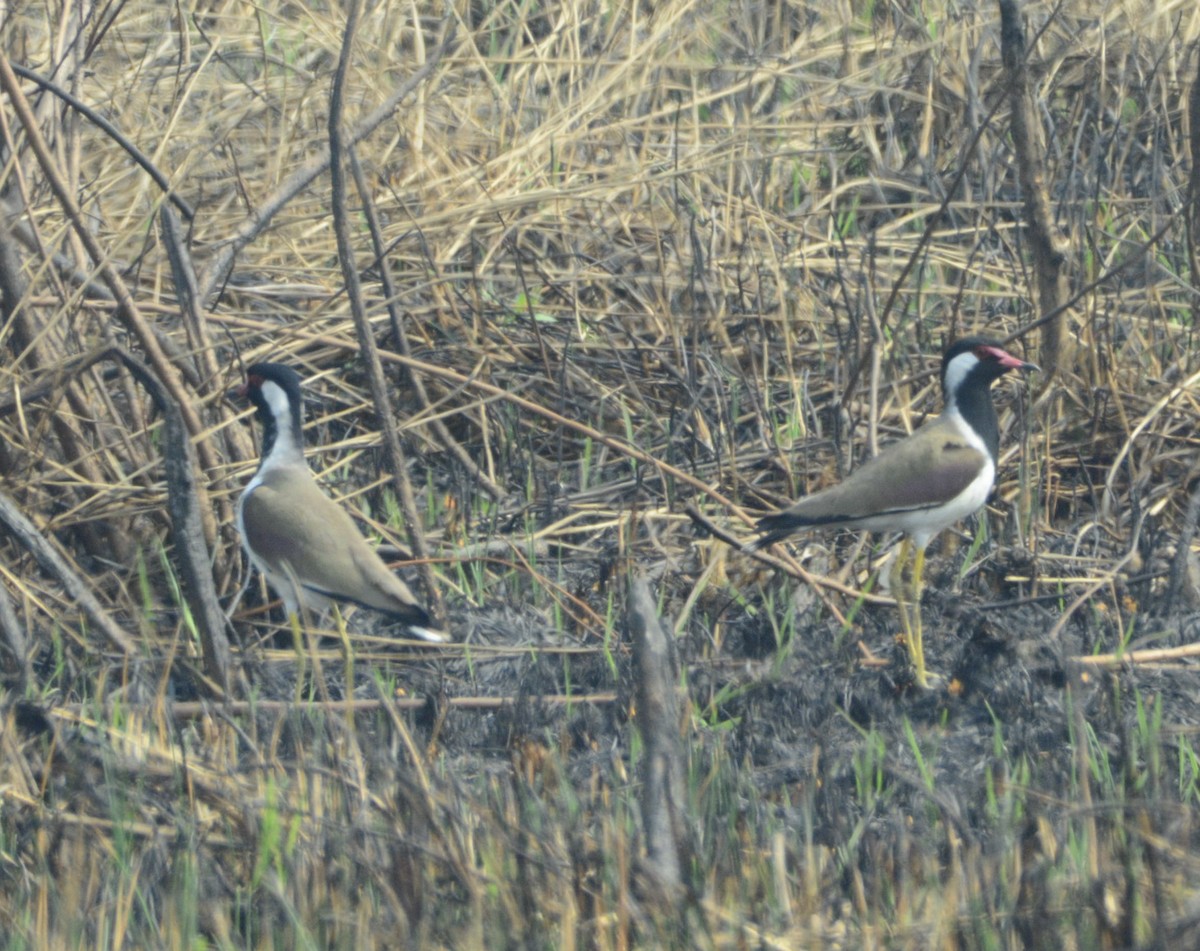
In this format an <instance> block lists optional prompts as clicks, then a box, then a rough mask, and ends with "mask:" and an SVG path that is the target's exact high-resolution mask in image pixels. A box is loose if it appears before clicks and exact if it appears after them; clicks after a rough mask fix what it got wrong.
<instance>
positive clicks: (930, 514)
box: [755, 337, 1037, 687]
mask: <svg viewBox="0 0 1200 951" xmlns="http://www.w3.org/2000/svg"><path fill="white" fill-rule="evenodd" d="M1036 369H1037V367H1036V366H1034V365H1033V364H1032V363H1026V362H1025V361H1024V360H1019V359H1017V358H1016V357H1014V356H1013V355H1012V354H1010V353H1008V352H1006V351H1005V350H1004V349H1003V348H1002V347H1001V346H1000V344H999V342H998V341H995V340H989V339H987V338H984V337H965V338H963V339H962V340H959V341H957V342H955V343H954V344H952V345H951V346H950V348H949V349H948V350H946V352H945V354H943V356H942V399H943V401H944V407H943V409H942V412H941V415H939V416H938V417H937V418H936V419H934V420H933V421H932V422H929V423H927V424H926V425H924V426H922V427H921V428H920V429H918V430H917V431H916V432H915V433H913V434H912V435H911V436H909V437H907V438H906V439H902V440H900V441H899V442H897V443H893V444H892V445H890V446H887V447H886V448H884V450H883V451H882V452H880V453H879V455H878V456H876V457H875V458H874V459H871V460H870V461H868V462H866V463H864V464H863V465H862V466H860V467H859V468H858V469H856V470H855V471H854V472H853V473H851V474H850V476H849V477H848V478H847V479H846V480H845V481H843V482H840V483H838V484H837V485H835V486H831V487H830V488H828V489H824V490H822V491H820V492H817V493H815V494H813V495H809V496H806V497H805V498H803V499H801V500H800V501H799V502H797V503H796V504H795V505H793V506H791V507H790V508H788V509H784V510H783V511H782V512H778V513H776V514H774V515H767V516H765V517H764V518H762V519H760V520H759V522H758V526H757V527H758V529H759V530H760V531H762V532H763V533H764V535H763V537H762V538H760V539H759V540H758V541H757V542H756V543H755V547H762V546H764V545H769V544H771V543H773V542H777V541H779V540H780V539H782V538H785V537H787V536H788V535H791V534H792V533H793V532H796V531H799V530H801V529H804V528H814V527H829V528H855V529H865V530H867V531H873V532H904V533H906V537H905V539H904V542H903V544H902V545H901V547H900V553H899V558H898V561H897V564H896V565H895V567H894V568H893V572H894V573H893V577H894V578H897V579H900V583H899V584H898V585H897V586H896V587H897V593H896V600H897V602H898V603H899V605H900V623H901V626H902V628H903V630H904V636H905V638H906V639H907V641H908V646H909V652H910V654H911V656H912V662H913V667H914V669H915V671H916V682H917V684H918V685H919V686H921V687H925V686H927V685H928V678H927V675H926V672H925V652H924V647H923V646H922V643H921V575H922V573H923V572H924V569H925V546H926V545H928V544H929V540H930V539H931V538H933V536H934V535H936V534H937V533H938V532H940V531H941V530H942V529H944V528H946V527H948V526H950V525H952V524H954V523H955V522H957V521H959V519H962V518H965V517H966V516H968V515H970V514H971V513H972V512H974V511H975V510H976V509H978V508H979V507H980V506H982V505H983V503H984V502H985V501H987V497H988V495H989V494H990V493H991V491H992V486H993V485H994V484H995V481H996V460H997V458H998V456H999V451H1000V427H999V423H998V422H997V420H996V408H995V407H994V406H993V405H992V393H991V387H992V383H993V382H995V381H996V380H998V379H999V378H1000V377H1001V376H1003V375H1004V374H1005V373H1007V372H1008V371H1009V370H1036ZM914 547H915V549H916V555H915V557H914V558H913V563H912V585H911V588H910V589H908V590H905V587H906V586H905V584H904V581H903V574H904V568H905V567H906V565H907V563H908V561H909V558H910V554H911V551H912V549H913V548H914ZM906 602H907V603H906ZM910 611H911V615H910Z"/></svg>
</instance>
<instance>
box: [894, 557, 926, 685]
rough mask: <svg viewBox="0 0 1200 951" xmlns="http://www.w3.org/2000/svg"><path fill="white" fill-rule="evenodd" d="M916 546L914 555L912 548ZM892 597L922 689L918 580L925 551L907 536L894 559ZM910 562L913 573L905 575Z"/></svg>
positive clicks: (922, 667)
mask: <svg viewBox="0 0 1200 951" xmlns="http://www.w3.org/2000/svg"><path fill="white" fill-rule="evenodd" d="M914 547H916V552H915V553H914V552H913V548H914ZM897 557H898V560H897V562H896V567H895V568H894V569H893V570H894V571H895V572H896V582H895V594H896V605H897V606H898V607H899V608H900V630H901V633H902V636H903V637H904V642H905V644H907V645H908V656H909V657H910V658H911V659H912V664H913V669H914V671H915V673H916V680H917V686H918V687H920V688H921V689H922V690H924V689H926V688H927V687H928V686H929V675H928V674H927V673H926V671H925V645H924V643H923V633H924V632H923V631H922V627H921V578H922V575H924V573H925V549H924V548H923V547H921V546H914V545H913V543H912V540H911V539H910V538H909V537H908V536H907V535H906V536H905V537H904V540H903V541H902V542H901V543H900V554H899V555H898V556H897ZM910 559H911V561H912V574H911V575H908V574H906V572H907V569H908V567H909V561H910Z"/></svg>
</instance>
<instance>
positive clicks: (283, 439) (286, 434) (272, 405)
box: [260, 380, 304, 472]
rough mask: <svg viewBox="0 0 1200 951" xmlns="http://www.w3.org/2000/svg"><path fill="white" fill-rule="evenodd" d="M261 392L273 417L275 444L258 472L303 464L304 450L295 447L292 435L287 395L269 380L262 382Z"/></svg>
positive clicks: (289, 402) (290, 409) (290, 407)
mask: <svg viewBox="0 0 1200 951" xmlns="http://www.w3.org/2000/svg"><path fill="white" fill-rule="evenodd" d="M261 390H262V395H263V399H264V400H266V402H267V407H268V408H269V409H270V410H271V415H272V416H274V417H275V443H274V445H272V446H271V454H270V455H269V456H268V457H267V458H266V459H263V461H262V465H261V467H260V472H261V470H262V469H268V468H271V467H272V466H276V465H281V464H295V462H296V460H300V461H301V462H303V459H304V450H303V448H302V447H301V446H298V445H296V440H295V439H294V438H293V434H292V404H291V401H290V400H289V399H288V395H287V393H286V392H284V389H283V387H282V386H280V385H279V384H278V383H275V382H273V381H271V380H264V381H263V383H262V387H261Z"/></svg>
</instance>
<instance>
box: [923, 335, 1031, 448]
mask: <svg viewBox="0 0 1200 951" xmlns="http://www.w3.org/2000/svg"><path fill="white" fill-rule="evenodd" d="M1036 369H1037V367H1036V366H1034V365H1033V364H1032V363H1026V362H1025V361H1024V360H1021V359H1018V358H1017V357H1014V356H1013V355H1012V354H1011V353H1009V352H1008V351H1007V350H1005V349H1004V348H1003V347H1002V346H1001V345H1000V341H998V340H992V339H989V338H988V337H963V338H962V339H961V340H956V341H955V342H954V343H952V344H951V345H950V346H949V347H948V348H947V349H946V352H945V353H944V354H943V355H942V397H943V399H944V400H945V411H946V412H950V413H958V414H959V415H960V416H961V417H962V418H963V419H964V420H966V422H967V424H968V425H969V426H971V428H972V429H974V430H975V432H976V433H978V435H979V438H980V439H982V440H983V442H984V444H985V445H986V446H987V447H988V452H990V453H991V455H992V459H993V460H994V459H996V458H997V456H998V454H999V452H1000V425H999V423H998V422H997V420H996V410H995V407H993V406H992V392H991V389H992V383H994V382H995V381H996V380H998V379H999V378H1000V377H1002V376H1004V374H1005V373H1007V372H1008V371H1009V370H1036Z"/></svg>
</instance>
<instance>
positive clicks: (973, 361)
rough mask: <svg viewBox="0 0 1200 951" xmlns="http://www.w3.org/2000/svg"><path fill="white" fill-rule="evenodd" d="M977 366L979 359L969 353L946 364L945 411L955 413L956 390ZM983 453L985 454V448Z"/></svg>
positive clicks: (944, 383)
mask: <svg viewBox="0 0 1200 951" xmlns="http://www.w3.org/2000/svg"><path fill="white" fill-rule="evenodd" d="M977 366H979V357H977V356H975V354H973V353H970V352H967V353H960V354H959V355H958V356H957V357H955V358H954V359H953V360H951V361H950V362H949V363H948V364H946V378H945V380H944V381H943V384H942V386H943V389H944V390H945V400H946V403H945V410H946V411H949V412H957V410H958V389H959V387H960V386H962V383H963V380H965V379H966V378H967V374H968V373H970V372H971V371H972V370H974V369H975V367H977ZM984 451H985V452H986V448H985V450H984Z"/></svg>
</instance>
